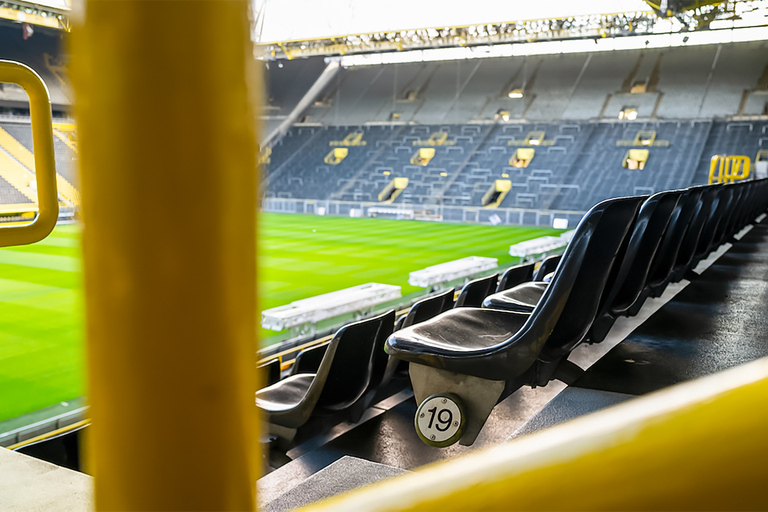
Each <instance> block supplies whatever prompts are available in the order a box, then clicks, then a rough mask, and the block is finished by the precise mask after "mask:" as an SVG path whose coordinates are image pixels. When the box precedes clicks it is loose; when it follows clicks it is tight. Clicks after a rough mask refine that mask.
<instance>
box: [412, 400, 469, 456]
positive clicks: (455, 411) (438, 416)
mask: <svg viewBox="0 0 768 512" xmlns="http://www.w3.org/2000/svg"><path fill="white" fill-rule="evenodd" d="M464 422H465V418H464V412H463V410H462V405H461V400H460V399H459V397H457V396H456V395H453V394H445V395H432V396H430V397H429V398H427V399H426V400H424V401H423V402H422V403H421V405H420V406H419V408H418V409H417V410H416V417H415V418H414V423H415V425H416V433H417V434H418V435H419V437H420V438H421V440H422V441H424V442H425V443H426V444H428V445H430V446H435V447H439V448H442V447H445V446H450V445H452V444H453V443H455V442H456V441H458V440H459V439H460V438H461V436H462V434H463V433H464Z"/></svg>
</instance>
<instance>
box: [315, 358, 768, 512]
mask: <svg viewBox="0 0 768 512" xmlns="http://www.w3.org/2000/svg"><path fill="white" fill-rule="evenodd" d="M766 397H768V358H764V359H761V360H759V361H756V362H754V363H750V364H748V365H745V366H743V367H740V368H735V369H733V370H728V371H725V372H722V373H720V374H717V375H713V376H711V377H707V378H704V379H700V380H698V381H693V382H690V383H685V384H682V385H679V386H675V387H673V388H669V389H667V390H663V391H660V392H658V393H654V394H652V395H648V396H647V397H642V398H637V399H635V400H632V401H629V402H626V403H625V404H622V405H619V406H617V407H614V408H611V409H609V410H605V411H602V412H598V413H595V414H592V415H589V416H585V417H583V418H580V419H577V420H574V421H572V422H569V423H566V424H563V425H559V426H556V427H553V428H551V429H547V430H544V431H541V432H539V433H536V434H532V435H530V436H526V437H523V438H521V439H518V440H516V441H513V442H510V443H506V444H503V445H500V446H496V447H492V448H490V449H486V450H480V451H477V452H473V453H470V454H468V455H465V456H462V457H459V458H456V459H454V460H450V461H446V462H441V463H437V464H434V465H432V466H429V467H426V468H424V469H421V470H419V471H417V472H414V473H411V474H408V475H404V476H401V477H397V478H393V479H391V480H387V481H384V482H381V483H379V484H375V485H373V486H370V487H368V488H365V489H361V490H359V491H356V492H353V493H350V494H347V495H343V496H339V497H336V498H330V499H328V500H326V501H323V502H321V503H318V504H316V505H312V506H310V507H308V508H307V509H304V510H306V511H307V512H309V511H311V512H330V511H333V512H347V511H349V512H352V511H359V510H365V511H368V512H384V511H400V512H402V511H411V510H413V511H415V510H419V511H430V510H435V511H440V512H444V511H446V510H462V511H475V510H476V511H481V510H505V511H507V510H508V511H512V510H765V509H766V506H768V490H766V485H765V483H766V481H768V466H766V460H768V436H766V432H768V407H766V405H767V404H766V402H768V398H766Z"/></svg>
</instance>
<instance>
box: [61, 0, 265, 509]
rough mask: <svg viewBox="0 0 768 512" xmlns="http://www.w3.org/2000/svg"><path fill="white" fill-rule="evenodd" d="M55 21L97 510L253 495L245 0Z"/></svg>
mask: <svg viewBox="0 0 768 512" xmlns="http://www.w3.org/2000/svg"><path fill="white" fill-rule="evenodd" d="M72 24H73V28H72V41H71V44H72V48H71V49H72V67H71V71H72V80H73V84H74V89H75V96H76V110H75V114H76V117H77V121H78V138H79V147H80V155H79V156H80V165H81V172H82V197H83V203H82V206H83V217H84V234H83V252H84V274H85V277H84V278H85V294H86V297H85V303H86V317H87V338H88V359H89V361H88V372H89V386H88V388H89V389H88V399H89V403H90V405H91V417H92V420H93V424H92V425H93V427H92V431H91V433H90V435H89V444H88V454H87V455H88V457H87V460H88V462H89V463H90V469H91V470H92V471H93V473H94V475H95V500H96V507H97V509H100V510H253V509H254V508H255V481H256V478H257V476H258V475H257V468H258V464H257V462H258V454H257V450H258V442H257V441H258V433H257V423H258V422H257V417H256V414H257V413H256V408H255V405H254V391H255V387H256V386H255V350H256V339H255V338H256V208H257V206H256V188H257V176H256V170H257V169H256V156H257V152H258V151H257V147H256V133H255V119H256V116H255V111H254V108H253V107H254V105H253V103H254V102H253V97H252V96H253V94H254V91H255V89H254V85H255V83H254V82H255V81H254V80H253V78H254V77H253V76H252V74H251V73H252V71H253V70H255V65H254V62H253V53H252V45H251V42H250V38H249V17H248V2H247V1H246V0H229V1H226V2H220V1H215V0H199V1H188V2H183V1H175V2H168V1H154V0H144V1H140V2H139V1H93V0H91V1H86V2H85V4H84V6H82V9H79V10H78V11H77V12H75V13H73V17H72Z"/></svg>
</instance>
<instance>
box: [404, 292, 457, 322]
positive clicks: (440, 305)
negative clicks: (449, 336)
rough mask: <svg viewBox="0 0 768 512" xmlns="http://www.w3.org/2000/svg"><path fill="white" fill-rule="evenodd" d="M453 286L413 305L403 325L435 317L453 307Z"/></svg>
mask: <svg viewBox="0 0 768 512" xmlns="http://www.w3.org/2000/svg"><path fill="white" fill-rule="evenodd" d="M453 294H454V291H453V288H451V289H450V290H446V291H444V292H443V293H438V294H437V295H433V296H431V297H427V298H426V299H421V300H420V301H419V302H417V303H416V304H414V305H413V306H411V309H410V310H409V311H408V314H407V315H406V317H405V320H404V321H403V325H402V327H409V326H411V325H413V324H418V323H421V322H423V321H425V320H429V319H430V318H434V317H436V316H437V315H439V314H440V313H442V312H444V311H448V310H449V309H451V308H452V307H453Z"/></svg>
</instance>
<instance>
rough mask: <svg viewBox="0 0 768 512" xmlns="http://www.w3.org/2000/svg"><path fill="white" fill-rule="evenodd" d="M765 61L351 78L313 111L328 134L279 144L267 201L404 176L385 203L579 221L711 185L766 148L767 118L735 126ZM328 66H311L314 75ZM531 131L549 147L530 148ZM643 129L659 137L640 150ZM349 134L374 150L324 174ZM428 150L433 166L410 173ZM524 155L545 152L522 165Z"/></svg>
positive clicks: (586, 63) (687, 57)
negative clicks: (715, 169)
mask: <svg viewBox="0 0 768 512" xmlns="http://www.w3.org/2000/svg"><path fill="white" fill-rule="evenodd" d="M766 64H768V59H767V58H766V54H765V52H764V51H763V48H762V44H761V43H740V44H731V45H725V46H700V47H691V48H668V49H664V50H660V49H649V50H644V51H640V50H633V51H626V52H620V53H611V52H603V53H595V54H584V55H578V56H558V55H543V56H531V57H526V58H496V59H478V60H477V61H443V62H433V63H424V64H390V65H381V66H355V67H351V68H347V69H343V70H342V71H341V72H339V74H338V75H337V77H336V78H334V80H332V81H331V83H330V84H329V85H328V86H327V87H326V89H325V90H324V91H323V92H322V93H321V95H320V96H319V97H318V99H317V100H316V102H315V105H314V106H312V107H310V108H309V109H308V110H307V116H308V119H310V120H312V121H316V122H318V123H322V125H316V126H308V125H301V124H299V125H297V126H294V127H293V128H292V129H291V130H290V131H289V132H288V133H287V134H286V136H285V137H283V138H282V139H280V140H278V141H276V143H275V145H274V147H273V148H272V156H271V163H270V164H269V166H268V171H267V174H266V175H267V178H266V182H265V185H266V186H265V197H267V198H286V199H309V200H324V201H349V202H359V203H377V202H380V201H382V199H381V198H380V197H379V196H380V195H382V192H383V191H385V189H386V187H388V186H389V185H390V184H391V183H392V182H393V180H394V179H395V178H407V179H408V182H407V185H406V186H404V188H402V189H398V191H397V194H394V195H387V194H384V196H386V197H384V199H383V200H385V201H387V202H393V203H395V204H398V205H407V206H412V205H415V206H419V205H424V206H441V207H443V208H451V207H457V208H462V209H464V210H465V212H464V213H463V214H462V215H461V216H460V219H462V220H466V219H468V217H473V216H474V214H472V213H471V212H470V213H469V214H468V213H466V209H467V208H479V207H484V206H486V207H488V208H499V209H501V210H503V212H502V214H501V218H502V220H504V219H506V218H507V216H506V213H505V212H506V211H507V210H509V209H526V210H531V211H538V212H549V211H566V212H567V211H578V212H583V211H586V210H587V209H588V208H589V207H590V206H591V205H593V204H595V203H596V202H598V201H600V200H603V199H606V198H611V197H621V196H626V195H633V194H653V193H656V192H661V191H664V190H673V189H680V188H685V187H688V186H690V185H695V184H703V183H706V181H707V178H708V174H707V173H708V170H709V168H708V165H709V159H710V157H711V156H712V155H713V154H745V155H747V156H750V158H752V159H754V157H755V156H756V155H757V151H758V150H759V149H765V148H764V147H763V146H765V147H768V143H766V142H765V141H768V137H767V136H766V134H765V133H763V132H764V130H765V129H766V123H765V121H761V120H738V116H739V115H744V114H747V113H748V112H747V111H748V110H749V109H750V108H752V107H751V106H749V105H751V103H750V101H757V100H753V98H757V97H758V96H759V94H757V92H759V91H761V89H760V87H761V86H760V83H761V82H760V80H763V78H762V75H761V73H763V74H764V72H763V70H764V68H765V66H766ZM292 65H293V69H294V71H292V72H293V73H294V75H296V73H298V71H295V70H296V69H298V68H296V66H295V65H294V64H292ZM273 67H274V65H273ZM319 67H320V66H319V64H318V63H317V62H316V61H313V62H312V63H311V64H307V68H308V69H309V68H311V69H312V70H313V72H312V73H310V76H315V75H317V74H318V73H319V71H318V69H319ZM286 71H287V68H286V69H280V70H277V71H276V72H274V71H273V70H272V69H270V76H271V75H272V74H273V73H275V74H280V73H286ZM288 72H291V71H288ZM270 80H271V79H270ZM270 83H272V82H270ZM308 84H309V80H305V82H304V85H305V88H308V86H309V85H308ZM513 89H515V90H518V89H520V90H522V89H524V91H523V92H522V94H523V97H522V98H512V97H510V96H509V95H508V93H510V91H512V90H513ZM297 96H298V94H294V100H295V98H296V97H297ZM760 97H762V96H760ZM624 110H626V112H624ZM632 111H633V112H634V113H629V112H632ZM622 112H624V113H622ZM624 114H626V115H627V116H629V117H627V118H625V119H620V116H622V115H624ZM746 130H748V131H749V133H748V134H745V136H742V134H741V132H743V131H746ZM532 132H543V134H544V135H543V138H541V139H537V138H534V143H533V144H531V143H529V141H528V136H529V134H531V133H532ZM641 132H643V133H644V132H655V133H654V137H655V139H654V140H655V142H654V141H651V144H650V146H645V145H643V144H637V143H635V144H632V141H633V140H635V139H636V137H637V135H638V134H639V133H641ZM349 133H363V138H362V140H364V141H366V143H367V144H366V146H362V147H353V146H350V147H349V148H348V149H349V155H348V156H347V157H346V158H345V159H344V160H343V161H341V162H340V163H338V165H333V166H329V165H328V164H325V163H324V162H323V158H324V157H325V156H326V155H327V154H328V152H329V150H330V148H331V146H330V143H331V141H339V140H343V139H344V136H346V135H347V134H349ZM441 134H447V136H446V137H445V138H444V139H440V136H441ZM435 137H437V138H435ZM537 141H538V142H537ZM636 142H637V141H636ZM421 148H429V149H430V151H431V149H434V156H432V157H431V158H428V159H425V160H424V161H423V162H422V163H420V164H419V163H414V162H415V161H416V160H415V159H416V156H415V155H416V153H417V150H419V149H421ZM520 148H523V149H526V148H528V149H532V150H533V151H534V156H533V158H532V159H530V160H528V161H526V162H524V164H523V165H517V164H515V165H513V164H514V163H515V158H516V155H517V153H516V151H517V150H518V149H520ZM633 148H635V149H642V150H647V151H648V153H647V155H645V153H644V151H640V152H638V154H640V153H642V154H643V155H645V156H642V157H641V158H643V160H642V163H641V164H640V167H641V168H640V169H633V168H632V165H635V164H632V165H630V166H629V168H626V167H627V164H626V161H625V160H626V159H627V157H628V155H630V154H631V155H633V156H634V155H635V153H630V152H629V151H630V150H632V149H633ZM681 169H684V170H685V171H684V172H681ZM403 183H404V181H403ZM500 183H501V184H500ZM499 187H501V188H499ZM497 189H498V190H497ZM488 198H494V199H493V201H489V200H488ZM445 214H446V215H450V213H449V212H446V213H445ZM489 217H490V215H486V214H483V215H479V216H478V217H477V219H478V220H479V221H482V222H488V218H489ZM509 218H510V222H515V221H518V220H519V221H521V222H523V221H526V222H531V221H535V220H536V219H538V220H539V221H542V222H550V221H551V218H550V217H548V216H546V215H545V216H539V215H537V216H536V217H535V218H534V217H530V216H527V215H526V216H520V217H518V216H517V215H515V214H513V215H512V216H511V217H509Z"/></svg>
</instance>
